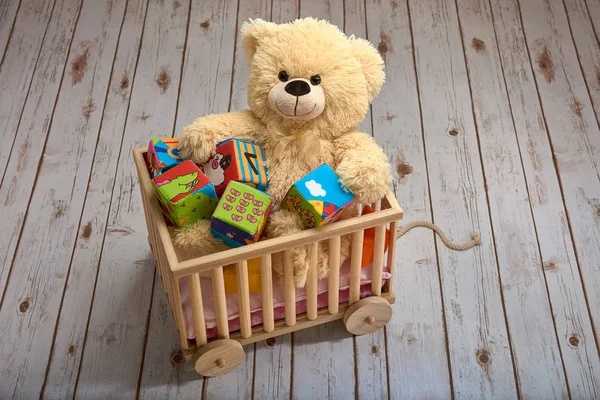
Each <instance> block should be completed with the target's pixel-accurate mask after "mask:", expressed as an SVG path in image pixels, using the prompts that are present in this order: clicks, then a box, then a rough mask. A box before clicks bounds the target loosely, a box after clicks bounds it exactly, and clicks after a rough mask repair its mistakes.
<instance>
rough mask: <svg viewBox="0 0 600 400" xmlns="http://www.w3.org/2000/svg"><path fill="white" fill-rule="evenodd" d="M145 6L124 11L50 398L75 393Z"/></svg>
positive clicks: (134, 2) (134, 1) (133, 1)
mask: <svg viewBox="0 0 600 400" xmlns="http://www.w3.org/2000/svg"><path fill="white" fill-rule="evenodd" d="M147 3H148V2H147V0H130V1H129V2H128V3H127V9H126V10H125V20H124V21H123V26H122V28H121V38H120V40H119V46H118V48H117V53H116V56H115V61H114V66H113V70H112V75H111V79H110V83H109V86H108V94H107V97H106V104H105V106H104V112H103V115H102V122H101V128H100V133H99V138H98V144H97V147H96V155H95V158H94V164H93V166H92V173H91V177H90V183H89V185H88V189H87V193H86V197H85V202H84V204H85V205H84V209H83V214H82V216H81V220H80V223H79V234H78V236H77V241H76V243H75V249H74V251H73V256H72V258H71V265H72V267H71V273H70V274H69V276H68V278H67V279H68V280H67V285H66V289H65V294H64V298H63V302H62V307H61V309H60V318H59V321H58V326H57V328H56V335H55V338H54V344H53V347H52V355H51V357H50V361H49V365H48V373H47V377H46V382H45V390H44V396H45V397H46V398H50V399H54V398H67V397H73V394H74V389H75V382H76V380H77V374H78V371H79V366H80V362H81V355H82V352H83V344H84V339H85V334H86V328H87V323H88V321H89V313H90V309H91V304H92V298H93V293H94V287H95V285H96V278H97V274H98V263H99V262H100V254H101V251H102V245H103V242H104V235H105V233H106V220H107V218H108V211H109V207H110V201H111V197H112V192H113V183H114V182H115V175H116V173H117V161H118V159H119V150H120V148H121V140H122V136H123V129H124V126H125V120H126V118H127V109H128V105H129V95H130V93H131V87H132V84H133V82H134V75H135V71H136V65H137V58H138V54H139V49H140V42H141V36H142V29H143V24H144V18H145V16H146V9H147V8H146V5H147Z"/></svg>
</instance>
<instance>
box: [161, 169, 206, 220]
mask: <svg viewBox="0 0 600 400" xmlns="http://www.w3.org/2000/svg"><path fill="white" fill-rule="evenodd" d="M152 183H153V186H154V190H155V192H156V194H157V196H158V199H159V201H160V204H161V207H162V209H163V212H164V214H165V215H166V216H167V217H168V219H169V220H170V221H171V222H172V223H173V224H174V225H175V226H177V227H179V228H182V227H184V226H185V225H190V224H193V223H194V222H196V221H198V220H200V219H209V218H210V217H211V215H212V213H213V212H214V210H215V207H216V206H217V194H216V193H215V188H214V185H213V184H212V182H211V181H210V180H209V179H208V178H207V177H206V175H204V173H202V171H201V170H200V168H199V167H198V166H197V165H196V164H194V163H193V162H191V161H189V160H187V161H183V162H182V163H179V164H178V165H176V166H174V167H172V168H170V169H169V170H167V171H166V172H165V173H163V174H160V175H158V176H157V177H156V178H154V179H153V180H152Z"/></svg>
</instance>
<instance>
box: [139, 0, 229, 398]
mask: <svg viewBox="0 0 600 400" xmlns="http://www.w3.org/2000/svg"><path fill="white" fill-rule="evenodd" d="M236 9H237V2H236V1H226V0H221V1H214V2H206V1H201V0H193V1H192V4H191V13H190V16H189V27H188V34H187V37H188V40H187V45H186V49H185V60H184V65H183V73H182V78H181V85H180V95H179V107H178V110H177V120H176V121H175V136H179V135H180V132H181V131H182V129H183V128H184V127H185V126H186V125H188V124H190V123H191V122H192V121H193V120H194V119H195V118H197V117H199V116H201V115H206V114H210V113H217V112H226V111H227V108H228V106H229V93H230V86H231V74H232V65H233V43H234V40H235V20H236ZM140 218H141V217H140ZM155 287H158V290H161V291H162V290H163V289H162V285H160V284H159V282H156V284H155ZM156 290H157V289H156V288H155V296H156V293H157V292H156ZM155 298H156V297H155ZM160 301H161V300H160V297H159V301H158V302H157V301H156V300H153V302H152V311H151V319H150V325H149V328H148V343H147V345H146V350H145V353H146V355H145V358H144V365H143V371H142V378H141V382H140V394H141V397H144V398H163V399H165V398H166V399H170V398H196V397H199V396H200V394H201V393H202V387H203V382H204V380H203V379H202V378H200V377H199V376H198V375H197V373H196V372H195V371H194V369H193V363H192V362H186V363H185V365H181V364H180V363H172V362H171V359H172V357H171V355H172V354H180V351H181V345H180V342H179V340H178V337H177V335H176V332H173V334H169V335H168V337H165V333H164V331H165V330H168V329H170V328H172V329H173V330H174V329H175V327H174V325H173V323H172V322H170V323H169V325H168V326H165V325H164V323H163V321H164V317H162V316H161V313H162V312H163V311H162V310H163V309H165V307H166V310H167V311H168V305H164V306H163V305H162V303H161V302H160ZM157 314H158V315H157ZM168 318H170V319H171V320H172V318H171V317H170V315H169V316H168ZM153 360H157V362H156V363H155V362H153ZM234 373H235V372H232V374H234ZM157 381H159V382H165V384H164V385H157V384H156V382H157Z"/></svg>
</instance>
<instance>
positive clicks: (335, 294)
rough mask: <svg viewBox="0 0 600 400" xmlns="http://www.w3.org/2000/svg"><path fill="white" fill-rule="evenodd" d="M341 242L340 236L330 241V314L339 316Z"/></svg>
mask: <svg viewBox="0 0 600 400" xmlns="http://www.w3.org/2000/svg"><path fill="white" fill-rule="evenodd" d="M340 241H341V238H340V237H339V236H336V237H334V238H331V239H329V275H328V280H329V281H328V285H329V293H328V294H327V296H328V302H329V303H328V310H329V314H337V312H338V310H339V309H340V304H339V297H340Z"/></svg>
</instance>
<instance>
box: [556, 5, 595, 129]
mask: <svg viewBox="0 0 600 400" xmlns="http://www.w3.org/2000/svg"><path fill="white" fill-rule="evenodd" d="M564 3H565V8H566V10H567V18H568V24H569V29H570V31H571V35H572V37H573V41H574V42H575V49H576V51H577V58H578V59H579V64H580V65H581V70H582V71H583V76H584V78H585V81H586V85H587V89H588V92H589V95H590V98H591V101H592V106H593V107H594V111H595V114H596V121H598V120H600V42H599V41H598V36H597V35H596V31H595V30H594V26H593V25H592V20H591V18H590V14H589V13H588V8H587V6H586V4H585V0H564ZM565 40H567V38H565ZM579 106H580V107H581V106H582V105H579Z"/></svg>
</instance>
